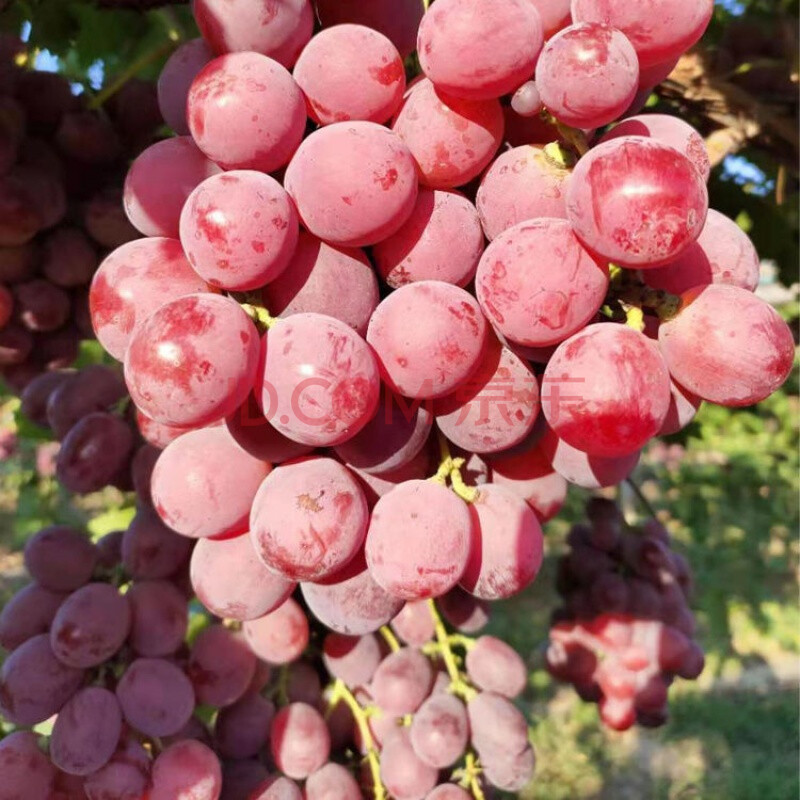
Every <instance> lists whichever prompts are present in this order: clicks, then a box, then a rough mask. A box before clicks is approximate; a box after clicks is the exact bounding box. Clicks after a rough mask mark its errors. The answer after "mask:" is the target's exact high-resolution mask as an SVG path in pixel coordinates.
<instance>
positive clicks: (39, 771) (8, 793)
mask: <svg viewBox="0 0 800 800" xmlns="http://www.w3.org/2000/svg"><path fill="white" fill-rule="evenodd" d="M0 774H2V776H3V790H2V791H3V793H4V796H5V797H6V798H8V800H11V799H12V798H19V800H36V798H37V797H49V796H50V792H51V790H52V788H53V785H54V783H55V778H56V771H55V768H54V767H53V765H52V764H51V763H50V760H49V759H48V758H47V756H46V755H45V754H44V753H43V752H42V751H41V750H40V749H39V744H38V742H37V739H36V734H35V733H33V732H32V731H13V732H11V733H9V734H7V735H6V736H4V737H3V738H2V739H0Z"/></svg>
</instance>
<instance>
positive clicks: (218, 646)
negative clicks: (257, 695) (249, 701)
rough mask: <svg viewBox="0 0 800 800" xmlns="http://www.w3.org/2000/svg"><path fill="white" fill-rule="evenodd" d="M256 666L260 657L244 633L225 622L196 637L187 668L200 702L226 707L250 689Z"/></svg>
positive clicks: (207, 629)
mask: <svg viewBox="0 0 800 800" xmlns="http://www.w3.org/2000/svg"><path fill="white" fill-rule="evenodd" d="M255 670H256V657H255V655H254V654H253V651H252V650H251V649H250V648H249V647H248V646H247V643H246V642H245V639H244V636H243V635H242V634H240V633H234V632H232V631H229V630H228V629H227V628H224V627H222V625H211V626H209V627H208V628H206V629H205V630H203V631H202V632H201V633H200V634H199V636H198V637H197V638H196V639H195V640H194V644H193V645H192V652H191V655H190V656H189V663H188V665H187V667H186V671H187V673H188V675H189V679H190V680H191V681H192V685H193V686H194V693H195V697H196V699H197V702H199V703H202V704H203V705H209V706H215V707H217V708H223V707H225V706H230V705H233V704H234V703H235V702H236V701H237V700H239V699H240V698H241V697H242V696H243V695H244V693H245V692H246V691H247V688H248V687H249V685H250V683H251V681H252V680H253V676H254V675H255Z"/></svg>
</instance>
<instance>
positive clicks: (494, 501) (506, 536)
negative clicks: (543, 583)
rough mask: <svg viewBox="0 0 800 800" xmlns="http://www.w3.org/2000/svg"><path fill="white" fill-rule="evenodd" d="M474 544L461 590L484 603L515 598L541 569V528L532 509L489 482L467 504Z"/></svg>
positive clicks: (517, 497)
mask: <svg viewBox="0 0 800 800" xmlns="http://www.w3.org/2000/svg"><path fill="white" fill-rule="evenodd" d="M469 512H470V515H471V517H472V539H471V544H470V549H469V559H468V561H467V565H466V568H465V570H464V573H463V575H462V577H461V581H460V585H461V587H462V588H463V589H466V590H467V591H468V592H469V593H470V594H474V595H475V596H476V597H479V598H481V599H482V600H499V599H505V598H508V597H511V596H512V595H514V594H517V593H518V592H520V591H521V590H522V589H524V588H525V587H526V586H527V585H528V584H529V583H531V581H533V579H534V578H535V577H536V575H537V574H538V572H539V569H540V567H541V565H542V552H543V539H542V529H541V526H540V525H539V521H538V520H537V519H536V515H535V514H534V513H533V511H532V510H531V508H530V506H529V505H528V504H527V503H526V502H525V501H524V500H523V499H522V498H521V497H519V496H518V495H516V494H514V492H512V491H511V490H510V489H506V488H505V487H503V486H497V485H495V484H492V483H487V484H484V485H483V486H481V487H480V488H479V489H478V496H477V498H476V500H475V502H473V503H471V504H470V505H469Z"/></svg>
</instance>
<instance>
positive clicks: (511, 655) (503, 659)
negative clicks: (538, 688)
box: [465, 636, 528, 700]
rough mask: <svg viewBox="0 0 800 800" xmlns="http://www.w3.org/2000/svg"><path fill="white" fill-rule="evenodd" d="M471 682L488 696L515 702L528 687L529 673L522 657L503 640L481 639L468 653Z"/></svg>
mask: <svg viewBox="0 0 800 800" xmlns="http://www.w3.org/2000/svg"><path fill="white" fill-rule="evenodd" d="M465 666H466V668H467V675H468V676H469V679H470V680H471V681H472V682H473V683H474V684H475V686H477V687H478V688H479V689H482V690H483V691H485V692H496V693H497V694H499V695H502V696H503V697H507V698H509V700H513V699H514V698H515V697H517V696H518V695H520V694H521V693H522V691H523V689H524V688H525V686H526V685H527V683H528V669H527V667H526V666H525V662H524V661H523V660H522V658H521V657H520V655H519V654H518V653H517V651H516V650H514V649H513V648H512V647H509V646H508V645H507V644H506V643H505V642H504V641H503V640H502V639H498V638H497V637H495V636H481V637H480V638H479V639H477V640H476V641H475V643H474V644H473V646H472V647H471V648H470V649H469V650H467V658H466V662H465Z"/></svg>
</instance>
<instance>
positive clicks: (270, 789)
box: [248, 775, 303, 800]
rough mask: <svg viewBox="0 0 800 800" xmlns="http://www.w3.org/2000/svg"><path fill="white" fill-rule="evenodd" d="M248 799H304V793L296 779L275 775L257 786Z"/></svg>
mask: <svg viewBox="0 0 800 800" xmlns="http://www.w3.org/2000/svg"><path fill="white" fill-rule="evenodd" d="M248 800H303V793H302V792H301V791H300V789H299V788H298V786H297V784H296V783H295V782H294V781H292V780H289V778H286V777H284V776H282V775H273V776H272V777H270V778H267V779H266V780H265V781H264V782H263V783H261V784H260V785H259V786H257V787H256V789H255V791H254V792H253V794H252V795H251V796H249V797H248Z"/></svg>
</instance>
